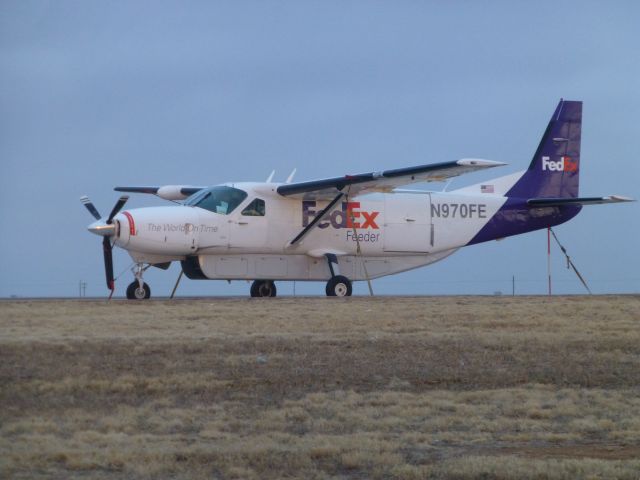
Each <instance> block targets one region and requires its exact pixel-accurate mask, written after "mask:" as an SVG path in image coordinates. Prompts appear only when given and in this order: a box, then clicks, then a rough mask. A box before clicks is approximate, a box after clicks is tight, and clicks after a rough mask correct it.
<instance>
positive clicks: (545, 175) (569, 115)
mask: <svg viewBox="0 0 640 480" xmlns="http://www.w3.org/2000/svg"><path fill="white" fill-rule="evenodd" d="M581 131H582V102H573V101H568V100H560V103H558V106H557V107H556V111H555V112H554V114H553V116H552V117H551V120H550V121H549V125H548V126H547V129H546V130H545V132H544V135H543V136H542V140H540V145H538V149H537V150H536V153H535V155H534V156H533V160H531V164H530V165H529V169H528V170H527V171H526V172H525V173H524V175H523V176H522V177H520V179H519V180H518V182H517V183H516V184H515V185H514V186H513V187H511V190H509V191H508V192H507V194H506V196H507V197H517V198H527V199H529V198H563V197H577V196H578V184H579V177H580V134H581Z"/></svg>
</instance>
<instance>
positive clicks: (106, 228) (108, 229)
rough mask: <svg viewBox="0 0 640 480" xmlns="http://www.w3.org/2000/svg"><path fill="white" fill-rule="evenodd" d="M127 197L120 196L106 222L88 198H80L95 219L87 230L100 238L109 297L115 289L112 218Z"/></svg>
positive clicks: (113, 226)
mask: <svg viewBox="0 0 640 480" xmlns="http://www.w3.org/2000/svg"><path fill="white" fill-rule="evenodd" d="M127 200H129V197H128V196H127V195H123V196H121V197H120V198H119V199H118V201H117V202H116V204H115V205H114V206H113V208H112V209H111V213H110V214H109V216H108V217H107V219H106V220H103V219H102V216H101V215H100V212H98V209H97V208H96V207H95V205H93V202H91V200H89V197H87V196H83V197H82V198H80V201H81V202H82V204H83V205H84V206H85V207H86V208H87V210H89V213H90V214H91V215H92V216H93V218H95V219H96V221H95V222H93V223H92V224H91V225H89V227H88V229H89V231H90V232H91V233H95V234H96V235H100V236H101V237H102V253H103V255H104V271H105V275H106V280H107V288H108V289H109V290H111V295H113V291H114V289H115V283H114V278H113V255H112V249H113V248H112V246H111V240H110V237H112V236H114V235H115V230H116V229H115V225H114V224H113V218H114V217H115V216H116V215H117V214H118V212H119V211H120V210H122V207H124V204H125V203H127Z"/></svg>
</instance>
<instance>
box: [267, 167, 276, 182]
mask: <svg viewBox="0 0 640 480" xmlns="http://www.w3.org/2000/svg"><path fill="white" fill-rule="evenodd" d="M275 174H276V171H275V170H271V175H269V176H268V177H267V183H271V180H273V176H274V175H275Z"/></svg>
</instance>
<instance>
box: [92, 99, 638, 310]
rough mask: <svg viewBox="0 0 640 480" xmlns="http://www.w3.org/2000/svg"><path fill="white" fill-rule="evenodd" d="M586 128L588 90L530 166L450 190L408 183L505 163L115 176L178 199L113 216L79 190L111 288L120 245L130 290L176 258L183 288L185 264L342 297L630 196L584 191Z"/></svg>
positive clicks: (271, 293)
mask: <svg viewBox="0 0 640 480" xmlns="http://www.w3.org/2000/svg"><path fill="white" fill-rule="evenodd" d="M581 131H582V102H580V101H569V100H560V102H559V103H558V105H557V107H556V109H555V111H554V113H553V116H552V117H551V120H550V121H549V124H548V126H547V128H546V130H545V132H544V134H543V136H542V139H541V141H540V143H539V145H538V148H537V149H536V151H535V153H534V155H533V159H532V160H531V163H530V164H529V167H528V169H527V170H525V171H522V172H518V173H514V174H510V175H506V176H502V177H498V178H494V179H492V180H486V181H483V182H481V183H477V184H474V185H471V186H467V187H464V188H460V189H456V190H451V191H446V192H445V191H424V190H407V189H401V188H400V187H403V186H405V185H409V184H414V183H424V182H442V181H446V180H448V179H450V178H452V177H455V176H458V175H462V174H465V173H469V172H475V171H479V170H484V169H488V168H494V167H498V166H502V165H506V164H505V163H502V162H497V161H492V160H484V159H474V158H467V159H461V160H455V161H447V162H441V163H434V164H427V165H418V166H413V167H406V168H398V169H391V170H383V171H374V172H369V173H363V174H357V175H344V176H339V177H333V178H325V179H321V180H312V181H305V182H297V183H294V182H292V176H291V177H290V178H289V179H287V181H286V182H284V183H276V182H273V181H272V179H273V173H272V174H271V176H270V177H269V178H268V179H267V181H266V182H263V183H256V182H241V183H225V184H222V185H216V186H188V185H165V186H154V187H138V186H124V187H115V191H118V192H126V193H145V194H152V195H156V196H158V197H160V198H162V199H165V200H170V201H172V202H174V203H178V201H182V203H180V204H178V205H175V204H174V205H171V206H158V207H146V208H136V209H131V210H124V211H121V210H122V208H123V207H124V205H125V203H126V202H127V200H128V198H129V197H128V196H127V195H123V196H122V197H120V199H119V200H118V201H117V203H116V204H115V206H114V207H113V209H112V210H111V213H110V214H109V215H108V217H106V218H104V217H102V216H101V215H100V214H99V213H98V211H97V209H96V208H95V206H94V205H93V203H91V201H90V200H89V199H88V198H87V197H86V196H85V197H82V198H81V201H82V203H83V204H84V205H85V207H86V208H87V209H88V210H89V212H90V213H91V214H92V215H93V217H94V218H95V219H96V221H95V222H93V223H92V224H91V225H89V227H88V230H89V231H90V232H92V233H94V234H97V235H99V236H102V237H103V240H102V243H103V252H104V264H105V272H106V281H107V287H108V289H109V290H110V291H111V295H113V292H114V289H115V285H114V275H113V260H112V248H113V246H114V245H115V246H118V247H120V248H123V249H125V250H127V251H128V252H129V254H130V256H131V258H132V259H133V261H134V262H135V266H134V268H133V269H132V271H133V273H134V277H135V278H134V280H133V282H132V283H131V284H130V285H129V286H128V287H127V290H126V296H127V298H128V299H135V300H143V299H148V298H149V297H150V296H151V289H150V287H149V285H148V284H147V283H146V282H144V279H143V274H144V272H145V271H146V270H147V269H148V268H149V267H151V266H154V267H159V268H162V269H167V268H169V266H170V264H171V262H174V261H179V262H180V263H181V266H182V271H181V273H180V277H178V281H177V282H176V288H177V286H178V282H179V281H180V278H181V277H182V274H183V273H184V275H186V276H187V277H188V278H190V279H193V280H205V279H212V280H215V279H217V280H228V281H232V280H249V281H252V284H251V288H250V295H251V296H252V297H275V296H276V293H277V290H276V283H275V282H276V281H324V282H326V287H325V293H326V295H327V296H338V297H343V296H350V295H351V293H352V282H354V281H364V280H367V281H370V280H372V279H375V278H379V277H383V276H386V275H392V274H395V273H399V272H404V271H407V270H411V269H415V268H418V267H422V266H425V265H429V264H432V263H434V262H437V261H440V260H442V259H444V258H446V257H448V256H449V255H451V254H453V253H454V252H456V251H457V250H458V249H460V248H462V247H466V246H469V245H474V244H477V243H482V242H488V241H490V240H498V239H502V238H505V237H510V236H513V235H519V234H523V233H526V232H531V231H534V230H540V229H546V228H548V227H552V226H555V225H559V224H561V223H564V222H566V221H568V220H570V219H572V218H573V217H575V216H576V215H577V214H578V213H579V212H580V210H581V209H582V207H583V206H585V205H595V204H608V203H620V202H629V201H634V200H633V199H631V198H627V197H623V196H618V195H610V196H604V197H580V196H579V195H578V185H579V174H580V140H581ZM292 175H293V174H292ZM174 292H175V288H174ZM111 295H110V296H111ZM172 296H173V293H172Z"/></svg>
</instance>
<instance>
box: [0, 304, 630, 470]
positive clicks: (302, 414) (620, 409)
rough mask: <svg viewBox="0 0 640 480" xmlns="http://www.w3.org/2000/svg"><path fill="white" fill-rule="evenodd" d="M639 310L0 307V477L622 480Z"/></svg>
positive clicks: (430, 306) (612, 307)
mask: <svg viewBox="0 0 640 480" xmlns="http://www.w3.org/2000/svg"><path fill="white" fill-rule="evenodd" d="M638 327H640V297H637V296H606V297H553V298H551V299H548V298H545V297H515V298H510V297H447V298H438V297H433V298H429V297H427V298H382V297H381V298H375V299H369V298H350V299H329V298H279V299H246V300H245V299H222V300H214V299H207V300H198V301H187V300H179V301H174V302H167V301H152V302H147V303H144V302H143V303H129V302H124V301H113V302H111V303H106V302H91V301H87V302H77V301H11V302H2V303H0V477H14V478H69V477H77V478H95V479H102V478H122V477H126V478H225V479H226V478H239V479H240V478H242V479H250V478H282V477H288V478H399V479H400V478H401V479H405V478H460V479H467V478H469V479H471V478H496V479H498V478H532V479H533V478H559V479H560V478H629V479H631V478H633V479H637V478H638V474H637V472H638V471H640V396H639V395H638V394H639V393H640V389H639V385H640V329H639V328H638Z"/></svg>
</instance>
